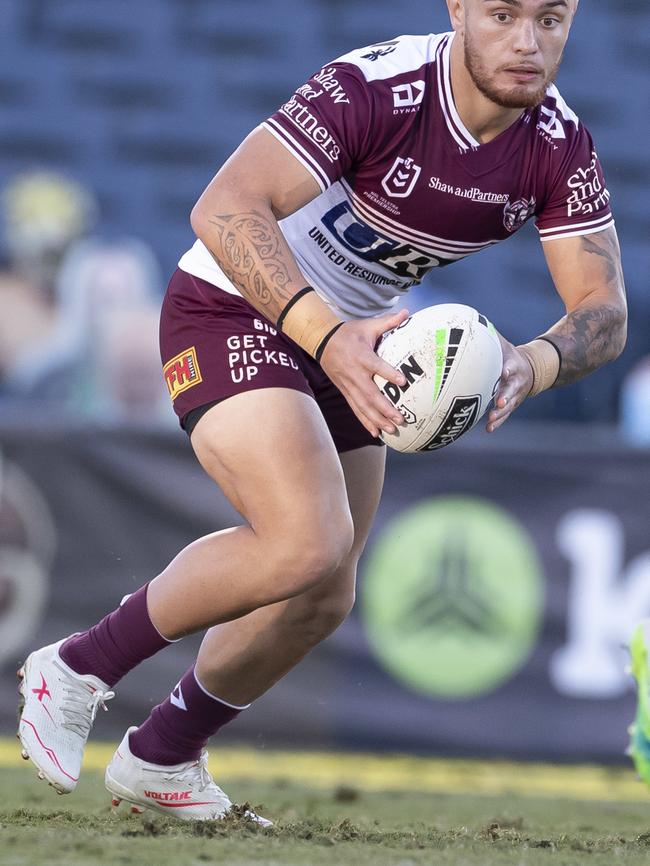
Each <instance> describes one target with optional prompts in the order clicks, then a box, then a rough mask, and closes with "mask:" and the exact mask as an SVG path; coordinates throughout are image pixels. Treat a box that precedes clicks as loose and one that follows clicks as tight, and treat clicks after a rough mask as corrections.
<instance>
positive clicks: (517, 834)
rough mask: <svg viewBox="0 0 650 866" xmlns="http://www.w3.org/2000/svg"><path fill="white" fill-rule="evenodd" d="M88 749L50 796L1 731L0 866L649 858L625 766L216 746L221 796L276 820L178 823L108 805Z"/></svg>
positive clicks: (103, 753)
mask: <svg viewBox="0 0 650 866" xmlns="http://www.w3.org/2000/svg"><path fill="white" fill-rule="evenodd" d="M110 753H111V749H110V748H109V747H102V746H96V745H95V746H93V747H91V748H90V749H89V752H88V760H87V761H86V767H85V772H84V775H83V778H82V781H81V783H80V785H79V787H78V788H77V790H76V791H75V792H74V794H72V795H68V796H65V797H61V796H58V795H56V794H55V793H54V792H53V791H52V789H51V788H49V787H48V786H47V785H46V784H45V783H44V782H39V781H37V780H36V778H35V772H34V768H33V766H31V765H30V764H23V762H22V761H20V759H19V758H18V752H17V747H16V741H15V740H14V741H13V742H10V741H0V791H1V792H2V809H1V811H0V863H1V864H2V866H10V864H11V866H18V864H21V866H23V864H30V866H32V864H33V866H41V864H70V866H80V864H84V866H85V864H92V866H104V864H107V866H108V864H110V866H113V864H115V866H117V864H134V866H135V864H138V866H171V864H174V866H199V864H201V866H203V864H206V863H224V864H228V866H253V864H255V866H276V864H277V866H294V864H296V866H297V864H300V866H325V864H327V866H348V864H349V866H416V864H417V866H419V864H429V866H438V864H440V866H448V864H449V866H451V864H453V866H537V864H549V866H574V864H591V866H612V864H626V866H641V864H643V866H647V864H648V863H650V795H646V792H645V789H644V788H643V787H642V786H641V785H640V784H639V783H638V782H636V781H635V780H634V778H633V775H632V772H631V771H630V770H621V769H615V770H603V769H599V768H591V767H573V768H571V767H561V768H554V767H546V766H539V765H514V764H506V763H494V764H487V763H482V762H466V761H447V762H446V761H440V760H417V759H413V758H399V757H397V758H384V759H380V758H376V757H373V756H335V755H333V756H329V755H310V754H303V753H298V754H295V755H294V754H287V753H284V754H283V753H274V752H269V753H267V752H253V751H251V750H247V749H233V750H227V751H224V752H220V751H217V750H214V752H213V756H212V760H211V769H212V771H213V773H214V774H215V776H216V777H217V780H218V781H219V782H220V783H222V784H223V786H224V787H225V788H226V789H227V790H228V792H229V793H230V794H231V796H232V797H233V799H236V800H237V801H238V802H239V803H244V802H248V803H250V804H252V805H253V806H259V807H260V811H261V812H262V813H263V814H264V815H267V816H268V817H270V818H272V819H273V820H274V821H275V826H274V827H273V828H272V829H271V830H267V831H262V830H257V829H256V828H255V827H253V826H251V825H249V824H248V823H246V822H245V821H242V820H239V819H236V818H233V819H232V820H231V821H229V822H227V823H224V822H209V823H206V824H198V825H190V826H188V825H184V824H179V823H177V822H172V821H170V820H169V819H167V818H165V817H163V816H161V817H158V816H156V815H154V814H153V813H145V815H142V816H135V815H131V814H130V812H129V810H128V808H126V806H125V804H122V806H121V807H120V809H118V810H112V809H111V808H110V805H109V799H108V795H107V794H106V792H105V790H104V788H103V784H102V774H101V771H100V767H102V766H103V764H104V763H105V760H106V758H107V757H110Z"/></svg>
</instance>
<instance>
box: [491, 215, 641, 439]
mask: <svg viewBox="0 0 650 866" xmlns="http://www.w3.org/2000/svg"><path fill="white" fill-rule="evenodd" d="M543 247H544V255H545V256H546V262H547V264H548V268H549V271H550V274H551V277H552V278H553V282H554V284H555V288H556V290H557V292H558V294H559V295H560V297H561V298H562V300H563V302H564V305H565V307H566V315H565V316H563V317H562V318H561V319H560V320H559V321H558V322H556V323H555V324H554V325H553V326H552V327H550V328H549V329H548V331H546V332H545V333H544V334H541V335H540V337H541V338H542V339H537V340H533V341H532V343H528V344H526V345H525V346H513V345H512V344H511V343H508V341H507V340H505V339H503V338H502V348H503V353H504V362H503V375H502V379H501V385H500V387H499V391H498V393H497V395H496V399H495V405H494V409H493V410H492V411H491V412H490V414H489V416H488V423H487V430H488V432H492V431H494V430H496V429H498V428H499V427H500V426H501V425H502V424H503V423H504V422H505V421H507V419H508V418H509V417H510V415H511V414H512V412H513V411H514V410H515V409H516V408H517V407H518V406H520V405H521V404H522V403H523V401H524V400H525V399H526V397H528V396H532V395H535V394H538V393H540V392H541V391H542V390H546V389H547V388H549V387H555V386H557V385H568V384H570V383H571V382H575V381H577V380H578V379H581V378H582V377H583V376H586V375H588V374H589V373H592V372H593V371H594V370H597V369H598V368H599V367H601V366H602V365H603V364H606V363H608V362H609V361H613V360H614V359H615V358H617V357H618V356H619V355H620V353H621V352H622V351H623V347H624V346H625V341H626V336H627V304H626V300H625V283H624V280H623V269H622V266H621V253H620V248H619V244H618V238H617V235H616V229H615V228H614V227H613V226H611V227H610V228H607V229H604V230H603V231H601V232H597V233H594V234H590V235H581V236H578V237H573V238H559V239H556V240H551V241H547V242H546V243H544V245H543ZM556 365H559V366H556ZM556 370H557V372H556Z"/></svg>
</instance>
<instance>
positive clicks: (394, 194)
mask: <svg viewBox="0 0 650 866" xmlns="http://www.w3.org/2000/svg"><path fill="white" fill-rule="evenodd" d="M421 171H422V167H421V166H419V165H416V164H415V163H414V162H413V160H412V159H403V158H402V157H401V156H399V157H398V158H397V159H396V160H395V162H394V163H393V167H392V168H391V170H390V171H389V172H388V174H387V175H386V177H385V178H384V179H383V180H382V182H381V185H382V186H383V188H384V190H385V191H386V193H387V194H388V195H389V196H390V197H391V198H406V197H407V196H409V195H410V194H411V193H412V192H413V187H414V186H415V184H416V183H417V180H418V178H419V177H420V172H421Z"/></svg>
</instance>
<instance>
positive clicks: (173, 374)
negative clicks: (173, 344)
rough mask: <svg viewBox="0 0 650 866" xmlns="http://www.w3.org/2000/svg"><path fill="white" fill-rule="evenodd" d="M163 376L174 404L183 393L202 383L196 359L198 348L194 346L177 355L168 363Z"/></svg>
mask: <svg viewBox="0 0 650 866" xmlns="http://www.w3.org/2000/svg"><path fill="white" fill-rule="evenodd" d="M163 376H164V377H165V382H166V383H167V390H168V391H169V396H170V397H171V398H172V402H173V401H174V400H175V399H176V398H177V397H178V395H179V394H182V393H183V391H187V389H188V388H192V387H193V386H194V385H198V384H199V382H202V381H203V378H202V376H201V370H200V368H199V362H198V360H197V357H196V348H195V347H194V346H192V347H191V348H189V349H185V351H184V352H181V353H180V354H179V355H176V357H175V358H172V359H171V361H167V363H166V364H165V366H164V367H163Z"/></svg>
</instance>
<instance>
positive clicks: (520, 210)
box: [503, 196, 536, 232]
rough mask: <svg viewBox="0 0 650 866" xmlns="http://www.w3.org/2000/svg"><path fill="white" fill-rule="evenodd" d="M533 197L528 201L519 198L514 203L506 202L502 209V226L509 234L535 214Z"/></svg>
mask: <svg viewBox="0 0 650 866" xmlns="http://www.w3.org/2000/svg"><path fill="white" fill-rule="evenodd" d="M535 204H536V201H535V197H534V196H533V197H532V198H531V199H530V201H526V199H525V198H520V199H518V200H517V201H515V202H512V204H511V203H510V202H508V203H507V204H506V206H505V207H504V209H503V224H504V226H505V227H506V228H507V230H508V231H509V232H516V231H517V229H520V228H521V227H522V226H523V224H524V223H525V222H526V220H527V219H528V218H529V217H531V216H532V215H533V214H534V213H535Z"/></svg>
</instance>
